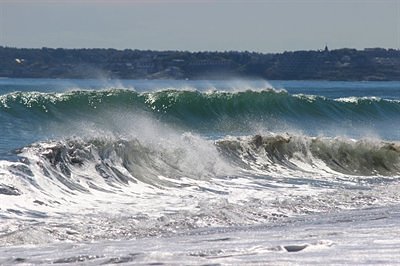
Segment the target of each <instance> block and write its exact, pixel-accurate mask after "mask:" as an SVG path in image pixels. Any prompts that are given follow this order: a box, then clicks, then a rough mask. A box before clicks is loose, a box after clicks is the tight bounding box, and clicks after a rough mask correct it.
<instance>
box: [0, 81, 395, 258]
mask: <svg viewBox="0 0 400 266" xmlns="http://www.w3.org/2000/svg"><path fill="white" fill-rule="evenodd" d="M399 180H400V82H333V81H271V82H267V81H263V80H226V81H214V80H213V81H212V80H199V81H191V80H181V81H175V80H106V79H105V80H67V79H65V80H64V79H7V78H3V79H0V264H1V265H3V264H4V265H8V264H20V263H22V264H26V265H30V264H32V265H36V264H60V265H65V264H71V265H75V264H83V265H99V264H114V263H125V264H129V265H130V264H135V265H163V264H165V265H171V264H173V265H220V264H221V265H237V264H249V265H265V264H267V265H268V264H269V265H293V264H294V265H296V264H299V265H305V264H307V265H310V264H313V265H326V264H337V265H343V264H396V263H398V262H399V261H400V240H399V237H398V236H399V235H400V204H399V203H400V182H399Z"/></svg>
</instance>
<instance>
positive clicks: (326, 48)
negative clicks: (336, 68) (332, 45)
mask: <svg viewBox="0 0 400 266" xmlns="http://www.w3.org/2000/svg"><path fill="white" fill-rule="evenodd" d="M324 52H325V53H327V52H329V49H328V45H327V44H325V49H324Z"/></svg>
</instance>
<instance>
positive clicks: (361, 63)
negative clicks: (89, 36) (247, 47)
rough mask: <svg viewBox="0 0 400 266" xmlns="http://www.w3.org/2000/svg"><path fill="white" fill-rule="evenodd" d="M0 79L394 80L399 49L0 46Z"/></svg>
mask: <svg viewBox="0 0 400 266" xmlns="http://www.w3.org/2000/svg"><path fill="white" fill-rule="evenodd" d="M0 78H3V79H4V78H49V79H124V80H125V79H133V80H141V79H142V80H159V79H161V80H163V79H164V80H204V79H207V80H226V79H228V80H229V79H232V78H236V79H237V78H239V79H240V78H241V79H265V80H309V81H311V80H315V81H399V80H400V50H395V49H383V48H370V49H364V50H355V49H348V48H344V49H337V50H332V51H330V50H329V49H328V48H327V47H326V48H325V49H324V50H318V51H294V52H284V53H275V54H262V53H255V52H235V51H229V52H181V51H143V50H115V49H62V48H58V49H53V48H42V49H28V48H11V47H1V46H0Z"/></svg>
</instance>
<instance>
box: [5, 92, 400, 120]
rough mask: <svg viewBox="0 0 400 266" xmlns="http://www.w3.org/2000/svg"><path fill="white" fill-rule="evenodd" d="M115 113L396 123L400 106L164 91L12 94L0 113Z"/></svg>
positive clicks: (379, 102)
mask: <svg viewBox="0 0 400 266" xmlns="http://www.w3.org/2000/svg"><path fill="white" fill-rule="evenodd" d="M113 109H125V110H133V111H135V110H141V111H145V112H150V113H154V114H156V115H157V116H159V117H162V118H167V119H172V120H173V121H179V122H182V123H184V124H186V125H199V124H202V125H204V124H205V123H209V122H212V121H221V120H223V119H238V118H243V119H253V120H254V119H256V120H257V119H258V120H261V119H266V118H276V119H278V118H283V119H289V120H290V119H292V120H296V119H302V120H305V119H310V118H312V119H319V120H329V121H333V122H334V121H339V120H346V119H348V120H361V121H363V120H370V119H376V120H379V119H398V113H399V112H400V103H399V102H397V101H390V100H384V99H379V98H354V97H353V98H351V99H350V98H346V99H337V100H335V99H328V98H324V97H321V96H307V95H290V94H288V93H287V92H285V91H275V90H272V89H271V90H262V91H250V90H249V91H242V92H220V91H210V92H199V91H181V90H164V91H157V92H144V93H138V92H135V91H132V90H123V89H111V90H103V91H72V92H65V93H39V92H14V93H9V94H6V95H2V96H0V112H1V113H2V114H8V115H11V116H13V117H27V119H31V118H32V117H33V118H35V117H39V118H41V119H43V118H48V119H63V118H65V117H71V116H72V117H73V116H79V115H81V114H82V113H85V112H86V113H89V114H99V113H101V112H102V111H106V110H113Z"/></svg>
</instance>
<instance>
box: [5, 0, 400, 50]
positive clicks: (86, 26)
mask: <svg viewBox="0 0 400 266" xmlns="http://www.w3.org/2000/svg"><path fill="white" fill-rule="evenodd" d="M0 12H1V13H0V45H3V46H13V47H55V48H56V47H63V48H92V47H99V48H116V49H125V48H129V49H151V50H189V51H205V50H211V51H215V50H218V51H225V50H240V51H243V50H248V51H257V52H282V51H285V50H287V51H289V50H315V49H321V48H323V47H324V46H325V44H326V43H327V44H328V46H329V47H330V48H331V49H334V48H342V47H350V48H357V49H362V48H366V47H383V48H395V49H400V0H364V1H362V0H358V1H356V0H336V1H334V0H319V1H317V0H297V1H296V0H282V1H272V0H258V1H254V0H253V1H251V0H250V1H238V0H237V1H235V0H233V1H228V0H204V1H200V0H187V1H183V0H180V1H179V0H165V1H162V0H152V1H151V0H147V1H146V0H137V1H135V0H131V1H129V0H114V1H111V0H110V1H106V0H81V1H78V0H68V1H67V0H0Z"/></svg>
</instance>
